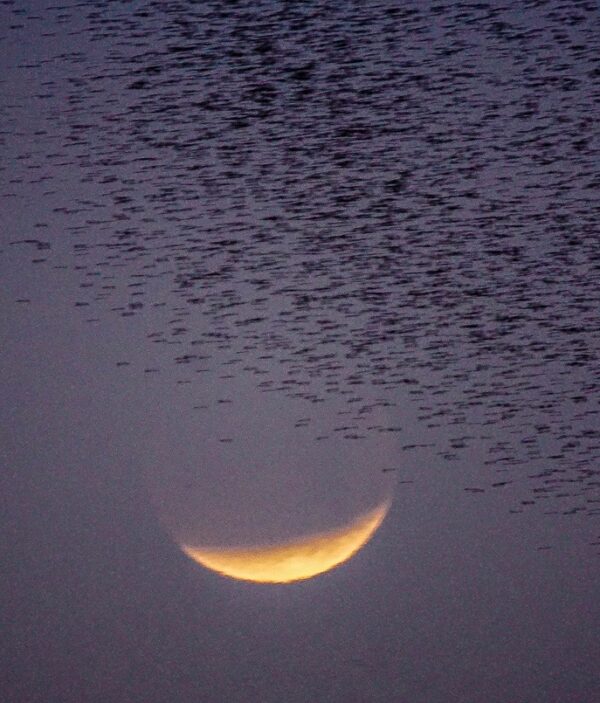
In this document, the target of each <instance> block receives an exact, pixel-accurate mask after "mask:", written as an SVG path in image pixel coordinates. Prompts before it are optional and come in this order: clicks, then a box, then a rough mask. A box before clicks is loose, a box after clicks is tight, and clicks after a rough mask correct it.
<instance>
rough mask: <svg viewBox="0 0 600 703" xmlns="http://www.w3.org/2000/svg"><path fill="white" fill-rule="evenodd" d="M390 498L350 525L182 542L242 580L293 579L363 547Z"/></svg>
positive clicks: (209, 564)
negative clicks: (268, 539) (223, 542)
mask: <svg viewBox="0 0 600 703" xmlns="http://www.w3.org/2000/svg"><path fill="white" fill-rule="evenodd" d="M390 504H391V500H386V501H385V502H384V503H381V504H380V505H378V506H377V507H376V508H374V509H373V510H371V511H369V512H368V513H366V514H365V515H362V516H361V517H359V518H358V519H356V520H354V521H353V522H352V523H350V524H349V525H346V526H344V527H342V528H338V529H336V530H329V531H326V532H319V533H317V534H313V535H309V536H307V537H302V538H299V539H295V540H291V541H288V542H283V543H280V544H274V545H268V546H253V547H235V548H225V549H215V548H206V549H205V548H203V547H192V546H189V545H185V544H184V545H181V548H182V550H183V551H184V552H185V553H186V554H187V555H188V556H189V557H190V558H191V559H193V560H194V561H195V562H197V563H198V564H201V565H202V566H205V567H206V568H208V569H211V570H213V571H216V572H218V573H219V574H222V575H223V576H229V577H230V578H234V579H241V580H243V581H255V582H258V583H291V582H292V581H302V580H304V579H309V578H312V577H313V576H316V575H317V574H322V573H323V572H325V571H329V570H330V569H333V568H334V567H335V566H338V565H339V564H341V563H342V562H345V561H347V560H348V559H350V557H351V556H353V555H354V554H356V552H357V551H358V550H359V549H360V548H361V547H363V546H364V545H365V544H366V543H367V542H368V541H369V540H370V539H371V537H372V536H373V534H374V533H375V531H376V530H377V528H378V527H379V525H381V523H382V522H383V519H384V518H385V516H386V514H387V512H388V510H389V508H390Z"/></svg>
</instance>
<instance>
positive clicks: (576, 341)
mask: <svg viewBox="0 0 600 703" xmlns="http://www.w3.org/2000/svg"><path fill="white" fill-rule="evenodd" d="M3 5H4V8H5V11H10V12H12V16H13V18H14V23H13V24H12V25H10V26H9V27H7V28H5V29H4V30H3V34H4V35H5V36H8V35H10V34H11V33H18V32H21V33H26V32H28V31H29V29H28V28H29V27H30V26H31V25H32V24H34V23H35V22H37V23H38V24H39V23H43V22H44V18H43V16H42V14H41V13H40V14H39V15H37V16H35V15H34V13H33V12H29V13H28V12H27V11H26V10H23V3H15V2H11V1H10V0H9V1H8V2H4V3H3ZM45 12H50V13H54V14H53V16H54V24H55V25H56V26H58V27H63V28H64V31H62V30H56V36H54V38H53V35H52V34H50V35H49V36H48V37H46V41H47V46H48V47H50V49H49V52H50V53H49V54H48V55H46V56H45V57H43V58H42V59H36V60H35V61H33V62H31V63H30V64H29V65H26V66H24V67H21V69H22V70H30V71H32V72H44V71H47V73H48V79H47V80H46V81H45V83H43V85H44V95H45V98H44V95H43V96H41V97H40V104H43V105H44V116H43V118H42V121H43V122H44V124H43V126H42V127H41V128H40V129H39V131H38V132H36V133H35V134H33V135H30V142H29V143H28V144H27V146H26V148H25V147H24V148H23V150H22V153H21V154H20V159H21V160H22V162H23V164H24V165H25V166H29V167H35V170H34V171H30V173H29V175H25V176H24V180H22V181H21V184H20V185H17V186H16V187H23V185H24V184H25V185H26V183H27V178H32V177H33V174H35V173H36V172H37V171H38V170H39V171H40V172H43V173H44V174H46V176H45V177H46V178H47V179H48V181H50V182H51V181H54V183H55V184H54V188H55V191H54V193H55V195H54V196H53V197H54V198H56V197H57V196H56V192H58V194H59V196H60V194H61V190H60V182H61V178H62V176H61V174H63V173H64V172H65V170H68V171H70V172H71V173H73V171H75V172H76V173H77V174H78V175H77V178H78V179H80V180H81V182H82V184H88V186H89V187H90V188H91V191H90V192H93V193H94V196H93V197H88V196H85V197H79V193H77V192H75V193H73V194H72V195H71V196H70V195H69V194H68V193H63V196H64V200H65V202H64V203H63V204H62V205H58V206H56V208H55V214H57V215H60V216H61V217H64V218H66V220H67V221H69V223H70V226H69V227H67V228H66V230H63V231H62V232H61V234H60V236H63V237H64V236H68V237H69V238H70V240H71V241H72V243H73V251H74V253H75V255H76V256H77V269H78V271H79V272H80V274H81V293H80V297H79V298H78V299H77V300H76V301H74V303H75V305H77V306H79V307H81V308H84V310H88V309H93V310H94V316H93V317H89V316H88V318H87V319H89V320H91V321H95V322H97V321H101V320H103V319H105V318H106V317H107V316H108V315H109V313H110V312H112V313H113V314H117V315H121V316H126V317H127V316H137V315H147V316H148V319H149V320H150V324H151V323H152V320H153V319H156V320H157V321H158V320H161V321H163V320H164V322H161V325H160V326H158V324H157V326H158V329H156V330H154V331H152V332H151V333H149V335H148V338H149V341H151V342H152V343H154V344H157V345H173V346H172V350H173V353H172V355H171V358H172V363H173V364H176V365H178V367H179V368H180V370H181V375H180V376H178V379H179V381H178V382H180V383H189V382H192V381H193V380H194V379H203V375H202V374H203V373H206V372H207V371H208V370H211V371H212V372H214V373H220V374H223V375H224V377H226V378H235V377H237V376H242V375H244V376H248V375H252V376H254V377H255V378H256V386H257V387H258V388H259V389H260V390H262V391H264V392H275V393H280V394H282V395H283V396H286V397H289V398H290V399H301V400H303V401H306V403H308V404H315V403H323V402H328V399H330V398H336V400H337V401H340V400H341V401H342V402H343V406H344V407H345V408H346V411H347V412H346V415H345V417H344V418H341V419H340V422H339V423H338V424H337V425H336V426H335V427H334V428H333V430H334V431H335V430H337V431H338V432H341V433H343V436H344V437H345V438H346V439H347V440H348V441H354V442H360V441H361V438H364V437H365V436H367V435H369V434H372V433H381V432H390V431H398V432H399V437H400V438H401V437H402V432H401V428H400V427H398V426H396V425H395V424H394V423H392V424H381V423H376V424H374V423H373V421H372V420H370V417H371V416H372V412H373V410H374V409H375V408H378V407H379V408H381V407H382V406H383V407H385V406H392V405H393V404H394V403H398V402H399V401H400V400H401V401H402V402H403V403H409V404H411V406H413V407H415V408H418V413H419V419H420V422H421V423H422V427H423V432H424V436H425V435H426V437H427V443H430V444H431V445H432V446H434V447H435V451H437V453H438V454H439V457H440V461H452V460H459V459H460V458H461V456H463V455H464V453H465V451H466V450H468V449H469V448H470V447H472V446H473V445H474V444H475V445H478V446H483V445H485V446H486V448H487V456H488V459H487V461H486V464H487V465H488V467H489V468H488V469H486V468H485V467H482V473H481V482H480V485H478V486H468V487H466V490H467V491H469V492H472V493H478V492H482V491H485V490H494V489H501V488H503V487H505V486H507V485H509V484H510V483H511V482H515V481H516V482H519V483H524V482H525V483H527V484H528V485H529V488H530V489H531V492H532V493H531V499H530V500H526V501H523V503H524V504H525V505H527V504H531V503H541V504H542V505H543V506H544V507H545V509H547V510H548V511H549V512H552V511H556V512H558V513H570V512H581V511H586V512H587V513H588V514H589V515H599V514H600V490H599V489H600V471H599V469H600V422H599V418H600V415H599V405H598V401H599V396H598V389H599V387H600V386H599V381H600V365H599V363H598V353H599V351H600V332H599V315H598V311H599V310H600V285H599V284H600V231H599V229H598V222H599V218H598V216H599V214H600V208H599V207H598V203H599V202H600V198H599V195H600V193H599V191H600V173H599V170H598V164H600V149H599V147H598V134H597V131H595V130H596V129H597V121H598V117H599V116H600V90H599V89H598V86H599V85H600V84H599V81H598V78H599V77H600V68H599V66H598V56H600V31H599V29H600V26H599V25H600V23H599V17H598V8H597V5H596V3H594V2H591V1H590V2H586V1H580V2H577V1H569V2H567V1H564V2H561V1H560V0H539V1H533V0H532V1H531V2H529V1H528V2H522V3H514V2H508V1H506V2H495V1H491V0H490V1H487V2H486V1H483V2H472V3H462V2H457V3H454V2H452V3H394V2H387V1H385V0H380V1H375V0H374V1H370V0H369V1H367V2H341V3H326V2H323V1H322V0H308V1H307V2H302V3H289V2H275V1H274V0H253V1H252V2H250V1H249V0H239V1H238V2H232V3H224V2H220V0H207V1H206V2H201V3H196V2H191V1H187V0H179V1H173V2H150V3H144V4H138V3H134V4H129V3H125V2H100V1H97V2H94V1H91V0H90V2H88V3H85V5H84V6H81V5H80V6H68V5H65V6H64V7H56V6H55V7H54V8H47V9H46V10H45ZM52 52H54V53H52ZM7 110H8V113H7V114H9V115H10V106H8V108H7ZM10 129H12V130H13V131H14V130H15V129H16V127H13V128H9V131H10ZM9 173H10V171H9ZM18 181H19V179H16V181H15V183H18ZM4 190H5V193H4V195H7V194H9V190H10V186H7V187H5V189H4ZM82 192H83V191H82ZM67 196H69V197H70V200H69V202H66V198H67ZM43 225H44V223H40V228H42V227H43ZM38 235H39V232H38V233H36V234H35V235H32V234H30V233H24V234H23V237H22V238H20V239H18V240H16V241H17V242H19V245H20V246H33V247H34V248H35V255H36V258H35V259H34V261H36V262H38V263H41V262H42V261H43V260H44V259H45V260H47V261H48V262H53V263H54V265H60V262H57V261H53V260H52V252H48V251H47V249H48V247H49V244H47V243H45V240H44V239H38ZM23 300H25V299H23ZM159 311H161V314H162V312H164V313H165V315H166V317H165V316H162V317H160V316H159V315H158V312H159ZM86 315H87V312H86ZM153 316H156V317H155V318H154V317H153ZM149 346H150V345H149ZM150 349H152V347H151V346H150ZM127 363H128V362H127V360H126V359H124V360H123V361H122V362H120V365H123V366H125V365H127ZM159 368H160V366H159V365H156V364H154V363H150V364H149V365H148V367H147V368H146V369H145V371H146V372H147V373H152V372H156V371H157V370H159ZM195 372H199V373H200V375H199V376H196V375H195ZM199 382H200V383H201V380H200V381H199ZM231 400H232V399H231V398H223V399H221V402H223V403H225V402H227V401H231ZM233 400H234V401H235V398H233ZM290 402H292V400H290ZM197 407H200V406H197ZM310 420H311V418H310V416H303V417H301V418H299V420H298V423H299V426H307V425H309V424H310ZM327 436H328V433H327V432H322V431H320V428H318V427H316V428H315V431H314V438H313V439H314V440H315V441H325V440H326V439H327ZM231 439H232V438H231V437H226V438H224V439H223V441H231ZM400 446H401V448H402V449H404V450H405V451H410V450H411V449H418V448H419V447H420V446H422V445H418V444H408V443H404V444H402V440H400ZM398 461H399V465H401V457H399V459H398ZM532 466H535V467H537V468H536V469H535V471H533V472H532V469H531V467H532ZM393 468H395V467H386V470H392V469H393ZM549 498H555V499H556V501H552V502H551V501H549V500H548V499H549ZM544 500H545V501H546V502H545V503H543V501H544ZM518 509H522V508H521V507H520V506H519V507H518Z"/></svg>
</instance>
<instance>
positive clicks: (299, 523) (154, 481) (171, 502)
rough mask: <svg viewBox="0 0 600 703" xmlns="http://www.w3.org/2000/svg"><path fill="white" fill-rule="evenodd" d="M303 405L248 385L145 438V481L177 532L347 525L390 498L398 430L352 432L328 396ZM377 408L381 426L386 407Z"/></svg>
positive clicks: (283, 532)
mask: <svg viewBox="0 0 600 703" xmlns="http://www.w3.org/2000/svg"><path fill="white" fill-rule="evenodd" d="M301 411H302V404H301V403H300V404H299V405H298V406H296V405H293V404H292V405H291V406H290V404H289V403H282V400H281V397H279V396H278V395H266V396H265V394H259V393H254V394H253V393H252V392H251V390H250V389H247V392H246V393H244V402H243V403H239V402H238V403H234V402H231V403H222V404H221V410H220V412H217V413H211V414H210V415H207V416H206V418H205V421H204V423H202V424H200V425H198V423H197V420H195V419H194V420H192V421H190V426H189V427H186V426H182V418H181V417H178V419H177V423H176V425H173V426H169V425H168V424H167V425H166V426H163V427H162V429H161V431H159V432H157V433H156V434H154V435H153V436H152V437H150V438H149V442H148V455H149V457H148V465H149V467H150V468H149V470H148V472H147V485H148V487H149V491H150V493H151V495H152V499H153V501H154V502H155V505H156V506H157V510H158V513H159V515H160V517H161V520H162V521H163V523H164V524H165V525H166V526H167V528H168V530H169V532H170V533H171V534H172V535H173V537H174V539H175V540H176V541H177V542H181V543H185V544H192V545H205V546H208V545H210V546H212V547H232V546H240V545H266V544H276V543H281V542H285V541H287V540H290V539H295V538H297V537H300V536H303V535H306V534H316V533H320V532H323V531H324V530H334V529H337V528H341V527H342V526H345V525H347V524H348V523H350V522H352V521H353V520H354V519H356V518H357V517H358V516H360V515H363V514H364V513H365V512H367V511H369V510H372V509H373V507H374V506H375V505H378V504H380V503H382V502H383V501H385V500H387V499H388V498H390V496H391V494H392V490H393V485H394V478H393V477H394V475H395V474H394V472H391V471H385V470H384V469H390V468H392V464H393V462H394V461H397V455H398V446H397V440H396V439H395V434H394V433H393V432H387V433H382V434H385V435H386V436H381V435H380V436H378V437H372V438H368V437H365V438H364V439H363V440H362V441H354V442H352V441H349V440H348V439H347V438H345V436H346V437H347V433H348V432H350V431H351V430H350V429H347V428H348V425H347V424H344V420H343V418H339V417H338V419H337V420H336V421H335V422H332V419H331V406H330V404H327V407H325V408H323V409H321V410H315V409H314V408H313V409H312V412H311V421H310V422H303V415H302V412H301ZM379 414H380V416H381V422H382V426H384V425H385V422H386V418H387V416H388V413H387V411H386V409H385V408H384V409H381V410H380V413H379ZM375 415H377V413H376V412H375ZM334 417H336V416H335V415H334ZM265 418H268V421H265ZM300 432H301V433H303V434H304V435H305V438H304V441H298V433H300ZM315 435H316V437H322V438H323V439H321V440H319V439H315ZM240 437H244V442H241V441H239V438H240Z"/></svg>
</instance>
